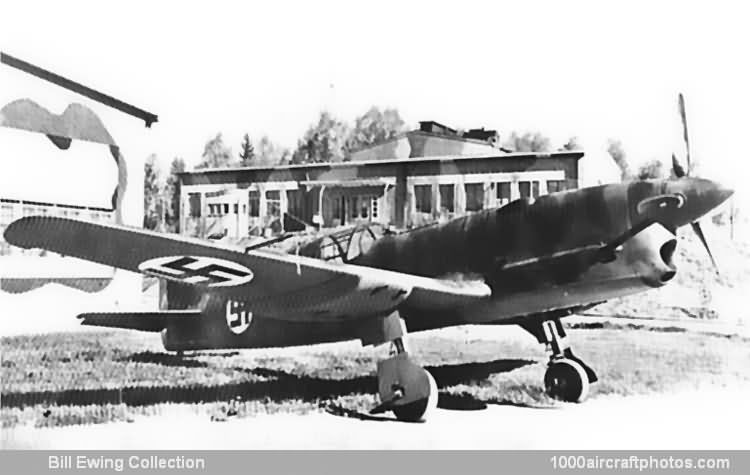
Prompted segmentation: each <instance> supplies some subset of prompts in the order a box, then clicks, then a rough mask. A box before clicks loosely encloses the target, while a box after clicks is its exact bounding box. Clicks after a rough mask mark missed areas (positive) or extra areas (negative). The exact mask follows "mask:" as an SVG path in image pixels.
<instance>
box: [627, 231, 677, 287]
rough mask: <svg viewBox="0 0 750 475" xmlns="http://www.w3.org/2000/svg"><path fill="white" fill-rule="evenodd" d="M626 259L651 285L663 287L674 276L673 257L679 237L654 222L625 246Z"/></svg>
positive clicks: (646, 282)
mask: <svg viewBox="0 0 750 475" xmlns="http://www.w3.org/2000/svg"><path fill="white" fill-rule="evenodd" d="M623 248H624V249H623V250H624V257H625V261H626V262H627V263H628V264H629V265H630V266H631V268H632V269H633V270H635V272H636V273H637V274H638V275H639V276H640V277H641V279H642V280H643V282H644V283H645V284H646V285H648V286H651V287H661V286H663V285H664V284H666V283H667V282H669V281H670V280H672V279H673V278H674V276H675V275H676V274H677V267H676V266H675V265H674V262H673V257H674V252H675V250H676V249H677V239H676V237H675V235H674V234H672V233H671V232H669V230H667V229H666V228H665V227H664V226H662V225H661V224H658V223H656V224H652V225H651V226H649V227H647V228H646V229H644V230H643V231H641V232H640V233H638V234H636V235H635V236H633V238H632V239H630V240H629V241H628V242H627V243H626V244H625V245H624V246H623Z"/></svg>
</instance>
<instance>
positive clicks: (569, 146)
mask: <svg viewBox="0 0 750 475" xmlns="http://www.w3.org/2000/svg"><path fill="white" fill-rule="evenodd" d="M562 150H565V151H569V152H572V151H575V150H583V147H582V146H581V144H580V142H579V141H578V137H575V136H573V137H570V138H569V139H568V141H567V142H566V143H565V145H563V146H562Z"/></svg>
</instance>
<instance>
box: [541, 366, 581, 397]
mask: <svg viewBox="0 0 750 475" xmlns="http://www.w3.org/2000/svg"><path fill="white" fill-rule="evenodd" d="M544 388H545V390H546V392H547V394H548V395H549V396H550V397H553V398H555V399H559V400H561V401H565V402H582V401H583V400H584V399H586V396H588V393H589V379H588V377H587V376H586V371H585V370H584V369H583V367H582V366H581V365H580V364H578V363H577V362H575V361H573V360H569V359H559V360H555V361H552V362H551V363H550V364H549V366H548V367H547V372H546V373H544Z"/></svg>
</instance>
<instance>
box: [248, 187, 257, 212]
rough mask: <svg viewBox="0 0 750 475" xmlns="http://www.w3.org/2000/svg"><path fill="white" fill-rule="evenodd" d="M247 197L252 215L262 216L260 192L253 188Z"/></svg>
mask: <svg viewBox="0 0 750 475" xmlns="http://www.w3.org/2000/svg"><path fill="white" fill-rule="evenodd" d="M247 199H248V200H249V201H248V204H249V205H250V216H252V217H254V218H257V217H258V216H260V192H258V191H255V190H251V191H250V192H248V194H247Z"/></svg>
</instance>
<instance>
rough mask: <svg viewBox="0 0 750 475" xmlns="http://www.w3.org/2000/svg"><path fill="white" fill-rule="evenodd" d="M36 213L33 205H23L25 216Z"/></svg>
mask: <svg viewBox="0 0 750 475" xmlns="http://www.w3.org/2000/svg"><path fill="white" fill-rule="evenodd" d="M34 214H35V210H34V207H33V206H24V207H23V216H33V215H34Z"/></svg>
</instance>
